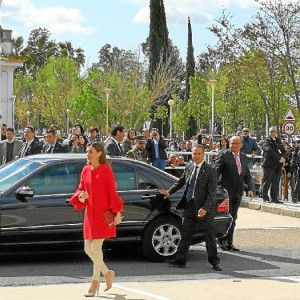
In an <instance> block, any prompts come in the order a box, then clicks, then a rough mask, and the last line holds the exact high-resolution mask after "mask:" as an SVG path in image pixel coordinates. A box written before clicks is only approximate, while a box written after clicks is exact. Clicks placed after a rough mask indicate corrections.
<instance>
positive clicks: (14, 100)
mask: <svg viewBox="0 0 300 300" xmlns="http://www.w3.org/2000/svg"><path fill="white" fill-rule="evenodd" d="M12 101H13V102H12V128H13V129H14V130H15V104H16V95H13V96H12Z"/></svg>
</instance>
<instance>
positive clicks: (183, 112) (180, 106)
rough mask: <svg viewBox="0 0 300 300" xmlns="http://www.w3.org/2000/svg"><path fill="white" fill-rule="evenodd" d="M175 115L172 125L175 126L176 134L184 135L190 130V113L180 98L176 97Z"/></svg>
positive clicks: (174, 98)
mask: <svg viewBox="0 0 300 300" xmlns="http://www.w3.org/2000/svg"><path fill="white" fill-rule="evenodd" d="M173 100H174V113H173V117H172V124H173V126H174V132H177V133H178V134H180V135H181V134H183V135H184V133H185V132H186V131H187V130H188V128H189V113H188V111H187V110H188V109H187V106H186V104H185V103H184V101H183V100H182V99H180V98H179V97H176V96H174V97H173Z"/></svg>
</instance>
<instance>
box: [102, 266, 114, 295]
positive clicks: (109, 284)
mask: <svg viewBox="0 0 300 300" xmlns="http://www.w3.org/2000/svg"><path fill="white" fill-rule="evenodd" d="M114 277H116V274H115V272H114V271H112V270H108V272H107V273H106V274H105V275H104V279H105V282H106V288H105V290H104V292H107V291H108V290H110V289H111V287H112V281H113V279H114Z"/></svg>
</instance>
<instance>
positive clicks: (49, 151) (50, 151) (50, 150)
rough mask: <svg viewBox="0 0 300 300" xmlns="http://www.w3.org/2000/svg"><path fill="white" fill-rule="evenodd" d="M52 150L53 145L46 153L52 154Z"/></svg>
mask: <svg viewBox="0 0 300 300" xmlns="http://www.w3.org/2000/svg"><path fill="white" fill-rule="evenodd" d="M52 149H53V145H52V146H50V147H49V148H48V150H47V153H52Z"/></svg>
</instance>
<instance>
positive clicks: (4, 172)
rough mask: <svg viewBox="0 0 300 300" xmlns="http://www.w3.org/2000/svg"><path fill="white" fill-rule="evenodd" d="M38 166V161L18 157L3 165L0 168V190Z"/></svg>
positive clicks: (8, 186)
mask: <svg viewBox="0 0 300 300" xmlns="http://www.w3.org/2000/svg"><path fill="white" fill-rule="evenodd" d="M40 167H41V164H40V163H37V162H34V161H29V160H25V159H20V160H17V161H15V162H13V163H11V164H9V165H7V166H4V167H3V168H1V169H0V178H1V179H0V192H3V191H5V190H7V189H9V188H10V187H11V186H12V185H13V184H15V183H16V182H18V181H19V180H21V179H22V178H25V177H26V176H27V175H28V174H30V173H32V172H33V171H35V170H37V169H38V168H40Z"/></svg>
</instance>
